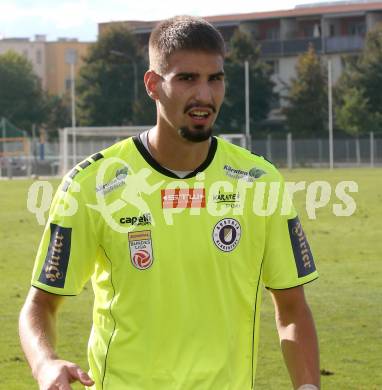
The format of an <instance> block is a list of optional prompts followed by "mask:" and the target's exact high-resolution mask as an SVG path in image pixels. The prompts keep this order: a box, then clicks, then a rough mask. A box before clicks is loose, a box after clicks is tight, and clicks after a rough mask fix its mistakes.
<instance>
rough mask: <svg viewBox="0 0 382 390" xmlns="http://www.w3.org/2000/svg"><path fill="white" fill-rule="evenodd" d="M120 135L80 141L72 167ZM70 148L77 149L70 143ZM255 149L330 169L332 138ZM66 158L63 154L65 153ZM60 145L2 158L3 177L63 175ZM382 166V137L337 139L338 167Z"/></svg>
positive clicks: (286, 161) (259, 144)
mask: <svg viewBox="0 0 382 390" xmlns="http://www.w3.org/2000/svg"><path fill="white" fill-rule="evenodd" d="M118 140H119V138H118V139H116V138H105V139H97V140H92V141H89V140H78V139H77V141H76V150H77V152H76V161H75V159H74V156H73V155H70V154H69V156H68V164H69V167H71V166H74V165H75V164H76V163H77V162H79V161H81V160H83V159H84V158H86V157H87V156H89V155H91V154H93V153H95V152H97V151H99V150H102V149H104V148H106V147H107V146H109V145H111V144H113V143H114V142H116V141H118ZM68 148H69V150H73V149H72V146H71V145H70V142H69V145H68ZM252 151H253V152H254V153H256V154H259V155H262V156H264V157H265V158H267V159H268V160H270V161H272V162H273V163H274V164H275V165H276V166H277V167H281V168H282V167H287V168H290V169H291V168H298V167H312V168H327V167H329V142H328V139H320V138H319V139H293V138H292V137H288V136H287V135H286V136H285V137H283V138H274V137H272V136H268V137H267V138H261V139H258V138H256V137H255V138H253V139H252ZM61 157H62V156H61ZM61 157H60V146H59V143H58V142H55V143H49V142H48V143H45V144H44V146H42V145H40V144H38V143H37V142H35V143H32V142H31V150H30V153H29V155H24V156H16V157H4V156H3V157H0V174H1V177H17V176H24V177H28V176H59V175H61V174H62V172H59V167H60V158H61ZM378 166H379V167H382V136H379V137H375V136H374V135H373V133H370V134H369V135H368V136H367V137H362V138H359V139H355V138H337V139H336V138H335V139H334V167H336V168H340V167H378Z"/></svg>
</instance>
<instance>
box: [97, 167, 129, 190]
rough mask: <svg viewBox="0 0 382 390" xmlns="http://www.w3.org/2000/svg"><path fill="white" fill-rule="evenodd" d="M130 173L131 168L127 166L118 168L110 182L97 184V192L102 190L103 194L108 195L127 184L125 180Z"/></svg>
mask: <svg viewBox="0 0 382 390" xmlns="http://www.w3.org/2000/svg"><path fill="white" fill-rule="evenodd" d="M128 174H129V169H128V168H127V167H123V168H121V169H117V171H116V172H115V178H114V179H112V180H111V181H109V182H108V183H105V184H102V185H99V186H97V187H96V192H100V193H102V194H103V195H106V194H108V193H110V192H113V191H114V190H116V189H117V188H119V187H122V186H123V185H124V184H126V182H125V180H126V177H127V175H128Z"/></svg>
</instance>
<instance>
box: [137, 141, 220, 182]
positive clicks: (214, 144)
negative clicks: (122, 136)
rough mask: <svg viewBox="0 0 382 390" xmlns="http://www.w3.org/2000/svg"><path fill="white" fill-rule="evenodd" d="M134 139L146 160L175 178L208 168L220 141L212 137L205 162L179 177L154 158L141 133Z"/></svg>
mask: <svg viewBox="0 0 382 390" xmlns="http://www.w3.org/2000/svg"><path fill="white" fill-rule="evenodd" d="M133 141H134V144H135V146H136V148H137V149H138V151H139V153H140V154H141V155H142V157H143V158H144V159H145V160H146V162H147V163H148V164H149V165H150V166H151V167H152V168H154V169H155V170H156V171H158V172H160V173H162V174H163V175H165V176H169V177H172V178H174V179H189V178H190V177H194V176H196V174H197V173H199V172H202V171H204V170H205V169H207V167H208V166H209V165H210V164H211V162H212V160H213V158H214V157H215V153H216V149H217V146H218V142H217V140H216V138H215V137H211V143H210V148H209V150H208V154H207V158H206V159H205V160H204V162H203V163H202V164H201V165H199V166H198V167H197V168H196V169H195V170H194V171H192V172H190V173H189V174H188V175H187V176H185V177H182V178H181V177H178V176H177V175H175V173H173V172H171V171H169V170H168V169H166V168H164V167H162V166H161V165H160V164H159V163H158V162H157V161H156V160H154V158H153V157H152V156H151V154H150V153H149V152H148V151H147V149H146V148H145V146H144V145H143V143H142V140H141V137H140V136H139V135H135V136H133Z"/></svg>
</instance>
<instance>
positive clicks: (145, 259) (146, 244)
mask: <svg viewBox="0 0 382 390" xmlns="http://www.w3.org/2000/svg"><path fill="white" fill-rule="evenodd" d="M128 239H129V247H130V259H131V263H132V264H133V266H134V267H135V268H138V269H140V270H145V269H147V268H150V267H151V265H152V264H153V261H154V258H153V246H152V240H151V231H150V230H143V231H140V232H130V233H128Z"/></svg>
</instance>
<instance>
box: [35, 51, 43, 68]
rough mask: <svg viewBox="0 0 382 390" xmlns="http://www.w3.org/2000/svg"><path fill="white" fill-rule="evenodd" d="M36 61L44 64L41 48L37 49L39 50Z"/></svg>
mask: <svg viewBox="0 0 382 390" xmlns="http://www.w3.org/2000/svg"><path fill="white" fill-rule="evenodd" d="M36 63H37V64H38V65H41V64H42V53H41V50H37V52H36Z"/></svg>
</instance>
